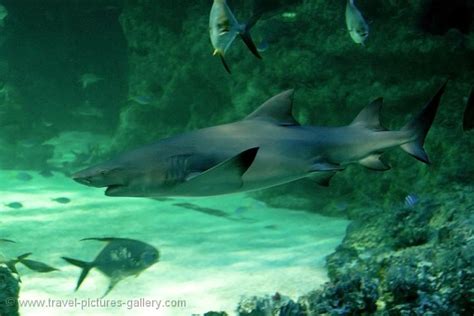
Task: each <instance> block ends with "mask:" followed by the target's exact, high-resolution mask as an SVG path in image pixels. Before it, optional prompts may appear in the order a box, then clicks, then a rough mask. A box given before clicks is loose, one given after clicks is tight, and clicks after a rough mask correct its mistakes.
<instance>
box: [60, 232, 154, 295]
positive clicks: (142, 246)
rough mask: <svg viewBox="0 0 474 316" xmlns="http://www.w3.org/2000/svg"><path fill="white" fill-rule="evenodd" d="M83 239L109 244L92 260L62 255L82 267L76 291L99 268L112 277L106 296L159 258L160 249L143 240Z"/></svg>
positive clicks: (69, 261)
mask: <svg viewBox="0 0 474 316" xmlns="http://www.w3.org/2000/svg"><path fill="white" fill-rule="evenodd" d="M82 240H98V241H103V242H106V243H107V245H106V246H105V247H104V248H103V249H102V250H101V251H100V253H99V254H98V255H97V257H96V258H95V259H94V260H93V261H92V262H85V261H81V260H77V259H72V258H68V257H62V259H64V260H65V261H67V262H68V263H70V264H72V265H75V266H78V267H80V268H82V272H81V275H80V276H79V280H78V281H77V285H76V288H75V291H77V290H78V289H79V287H80V286H81V284H82V282H83V281H84V279H85V278H86V276H87V274H88V273H89V271H90V270H91V269H93V268H96V269H98V270H99V271H100V272H102V273H103V274H104V275H106V276H107V277H108V278H109V279H110V283H109V287H108V288H107V290H106V292H105V293H104V295H103V296H102V297H105V296H106V295H107V294H108V293H109V292H110V291H111V290H112V289H113V288H114V287H115V285H116V284H117V283H118V282H120V281H121V280H123V279H124V278H126V277H129V276H133V275H135V276H138V275H139V274H140V273H141V272H143V271H144V270H145V269H147V268H149V267H150V266H152V265H153V264H155V263H157V262H158V260H159V256H160V254H159V251H158V250H157V249H156V248H155V247H153V246H151V245H149V244H147V243H144V242H142V241H139V240H134V239H127V238H115V237H104V238H95V237H93V238H84V239H82Z"/></svg>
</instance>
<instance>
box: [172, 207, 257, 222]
mask: <svg viewBox="0 0 474 316" xmlns="http://www.w3.org/2000/svg"><path fill="white" fill-rule="evenodd" d="M173 205H175V206H179V207H184V208H187V209H189V210H193V211H197V212H201V213H204V214H207V215H211V216H216V217H222V218H225V219H228V220H230V221H251V222H253V220H249V219H248V218H245V217H242V216H240V214H238V213H237V214H236V215H237V217H238V218H235V217H234V216H232V215H229V214H227V213H226V212H224V211H221V210H218V209H215V208H210V207H202V206H199V205H196V204H193V203H174V204H173Z"/></svg>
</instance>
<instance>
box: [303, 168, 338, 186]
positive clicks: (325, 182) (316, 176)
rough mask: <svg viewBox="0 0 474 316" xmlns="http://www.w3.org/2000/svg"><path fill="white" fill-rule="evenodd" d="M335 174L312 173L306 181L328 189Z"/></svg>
mask: <svg viewBox="0 0 474 316" xmlns="http://www.w3.org/2000/svg"><path fill="white" fill-rule="evenodd" d="M335 174H336V171H328V172H314V173H312V174H311V175H309V176H308V179H310V180H312V181H314V182H316V183H317V184H319V185H320V186H323V187H328V186H329V183H330V182H331V179H332V177H334V175H335Z"/></svg>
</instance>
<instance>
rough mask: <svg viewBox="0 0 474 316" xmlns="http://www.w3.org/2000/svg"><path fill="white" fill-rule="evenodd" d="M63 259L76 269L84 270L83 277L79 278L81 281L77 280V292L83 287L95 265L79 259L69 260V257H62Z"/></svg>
mask: <svg viewBox="0 0 474 316" xmlns="http://www.w3.org/2000/svg"><path fill="white" fill-rule="evenodd" d="M61 258H63V259H64V260H66V261H67V262H69V263H70V264H72V265H74V266H76V267H79V268H82V272H81V275H80V276H79V280H77V285H76V288H75V289H74V291H77V290H78V289H79V287H80V286H81V284H82V281H84V279H85V278H86V276H87V274H88V273H89V271H90V270H91V269H92V267H93V265H92V263H90V262H85V261H81V260H77V259H72V258H67V257H61Z"/></svg>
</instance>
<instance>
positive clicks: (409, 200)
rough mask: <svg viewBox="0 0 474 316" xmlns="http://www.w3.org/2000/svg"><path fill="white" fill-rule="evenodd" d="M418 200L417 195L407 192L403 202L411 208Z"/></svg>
mask: <svg viewBox="0 0 474 316" xmlns="http://www.w3.org/2000/svg"><path fill="white" fill-rule="evenodd" d="M418 202H420V197H419V196H418V195H416V194H408V195H407V196H406V197H405V201H404V204H405V207H407V208H413V207H414V206H415V205H416V204H418Z"/></svg>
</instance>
